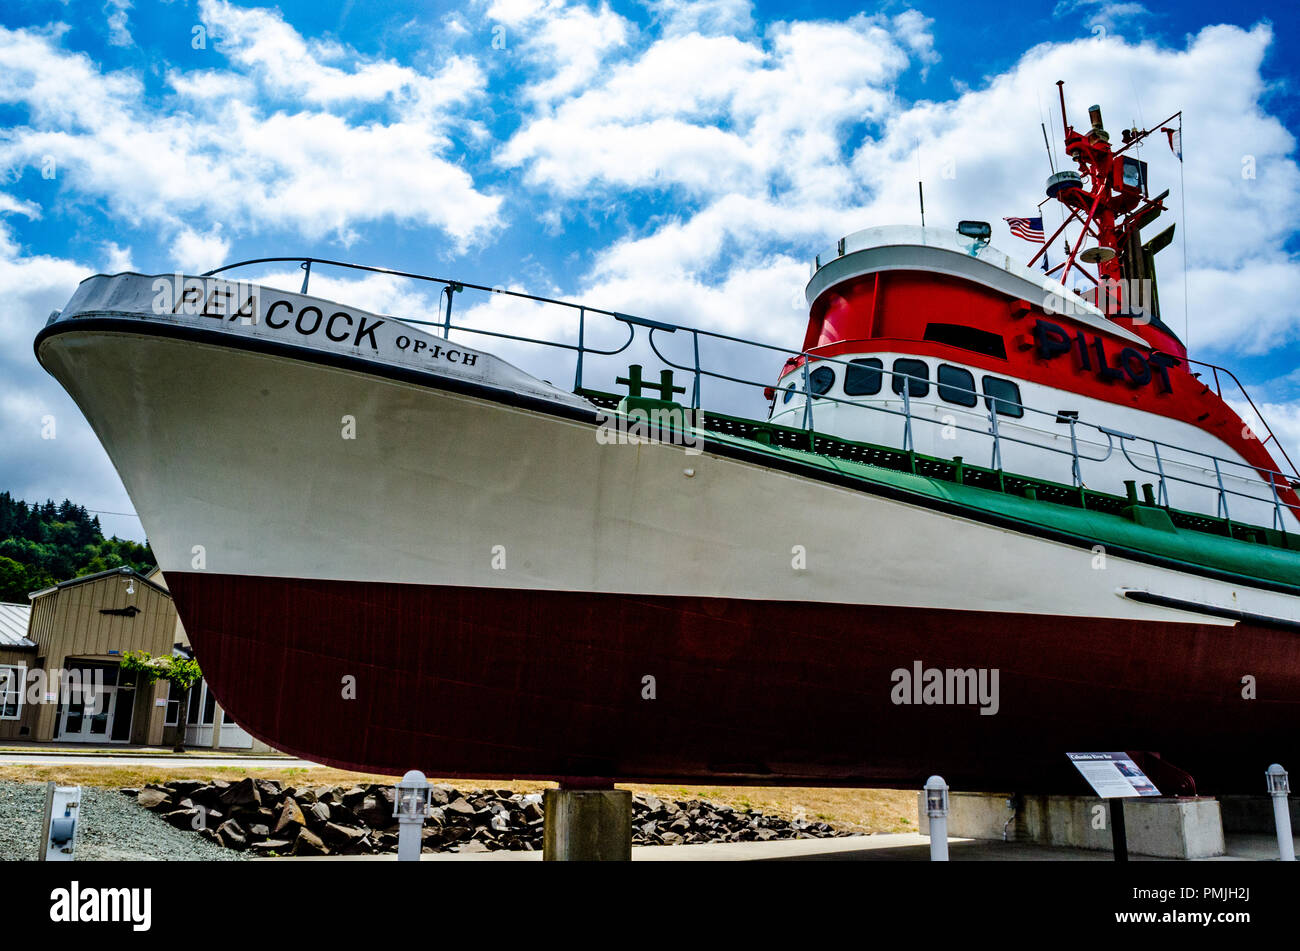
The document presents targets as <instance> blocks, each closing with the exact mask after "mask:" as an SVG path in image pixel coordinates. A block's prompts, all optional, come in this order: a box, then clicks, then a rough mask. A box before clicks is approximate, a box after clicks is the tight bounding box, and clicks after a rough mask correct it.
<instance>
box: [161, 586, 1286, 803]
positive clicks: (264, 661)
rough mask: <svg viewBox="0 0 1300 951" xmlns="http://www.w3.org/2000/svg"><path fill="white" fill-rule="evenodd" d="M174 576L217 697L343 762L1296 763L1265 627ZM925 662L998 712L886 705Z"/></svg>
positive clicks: (553, 773)
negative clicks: (1136, 756)
mask: <svg viewBox="0 0 1300 951" xmlns="http://www.w3.org/2000/svg"><path fill="white" fill-rule="evenodd" d="M167 581H168V584H169V586H170V588H171V590H172V592H173V594H174V596H175V598H176V603H177V606H178V608H179V611H180V615H181V619H182V621H183V622H184V624H185V628H186V631H187V632H188V634H189V636H190V638H191V640H192V643H193V645H194V648H195V650H196V653H197V656H198V659H199V662H200V664H201V665H202V667H203V669H204V673H205V676H206V677H207V679H208V682H209V684H210V687H211V689H212V690H213V691H214V692H215V694H216V696H217V699H218V700H219V702H220V703H221V705H222V707H223V708H224V709H225V710H226V711H227V713H228V714H229V715H230V716H231V717H232V718H233V719H234V720H236V721H237V722H238V723H239V724H240V725H241V726H243V727H244V728H245V729H246V730H248V731H249V732H250V733H252V734H254V735H255V736H257V737H258V738H260V739H262V740H264V741H265V742H267V743H269V744H271V745H272V746H274V747H276V748H277V749H280V750H283V751H285V752H287V753H292V754H295V755H298V756H302V757H305V758H309V759H312V760H315V761H318V762H322V763H325V764H328V765H331V766H336V767H340V768H344V769H354V770H364V771H372V772H380V773H386V774H400V773H402V772H404V771H405V770H407V769H422V770H424V771H425V772H426V773H427V774H429V775H431V776H440V777H465V778H478V779H508V778H545V779H556V778H560V777H590V778H608V779H614V780H618V781H632V780H645V781H675V782H693V783H704V782H728V783H762V784H770V785H842V786H893V787H898V788H919V787H920V786H921V785H922V784H923V783H924V781H925V779H926V777H927V776H929V775H931V774H933V773H939V774H941V775H943V776H944V777H945V779H947V780H948V782H949V783H950V785H951V786H952V787H953V788H955V789H967V790H983V791H1016V792H1073V793H1079V794H1085V793H1086V792H1087V789H1086V787H1085V785H1084V784H1083V781H1082V779H1081V778H1080V777H1079V776H1078V775H1077V774H1076V773H1075V771H1074V770H1073V768H1072V767H1071V766H1070V765H1069V763H1068V761H1067V760H1066V757H1065V754H1066V752H1067V751H1088V750H1130V751H1154V752H1157V753H1159V754H1161V755H1162V756H1163V757H1164V758H1165V759H1166V760H1167V761H1168V762H1170V763H1173V764H1176V765H1177V766H1179V767H1181V768H1182V769H1184V770H1187V771H1188V772H1190V773H1191V774H1192V775H1193V776H1194V777H1195V779H1196V781H1197V784H1198V787H1199V791H1201V792H1203V793H1205V792H1211V793H1212V792H1228V791H1248V792H1258V791H1259V790H1260V789H1261V788H1262V783H1263V772H1264V769H1265V768H1266V767H1267V766H1268V764H1269V763H1271V762H1275V761H1280V762H1283V763H1289V762H1300V755H1296V754H1297V753H1300V739H1298V737H1300V733H1298V732H1297V731H1296V729H1295V724H1296V723H1297V722H1300V721H1298V720H1297V714H1300V702H1298V701H1300V638H1297V637H1296V636H1295V635H1294V634H1292V633H1289V632H1286V631H1282V630H1273V629H1270V628H1265V627H1251V626H1247V625H1245V624H1242V625H1238V626H1236V627H1227V626H1223V625H1210V624H1204V625H1202V624H1168V623H1151V622H1137V621H1115V620H1098V619H1081V618H1072V617H1060V616H1051V615H1025V614H1009V613H995V612H976V611H942V610H921V609H914V608H880V607H865V606H860V605H840V604H808V603H798V602H777V601H749V600H733V599H723V598H716V599H715V598H695V597H659V596H640V595H623V594H604V593H585V592H548V591H530V590H507V589H489V588H469V587H445V586H437V585H426V586H420V585H407V584H385V583H374V582H346V581H312V580H295V579H289V578H260V577H243V576H235V575H221V574H209V573H206V572H168V573H167ZM916 662H920V663H921V664H922V665H923V667H924V668H957V669H968V668H976V669H981V668H983V669H986V670H991V669H996V670H997V712H996V713H994V714H992V715H986V714H982V713H981V705H980V704H979V703H978V702H967V703H931V704H927V703H896V702H895V700H897V699H899V689H898V688H896V686H895V677H894V672H895V671H896V670H900V669H902V670H907V671H908V672H909V673H910V672H911V671H912V670H913V669H914V664H915V663H916ZM1261 671H1270V672H1273V673H1271V674H1270V675H1269V677H1267V678H1265V677H1261V676H1260V672H1261ZM1278 671H1283V672H1285V675H1284V676H1283V675H1279V674H1278V673H1277V672H1278ZM1246 675H1255V676H1257V677H1260V682H1259V684H1258V692H1259V697H1258V698H1257V699H1246V698H1244V697H1243V696H1242V692H1243V687H1242V678H1243V677H1244V676H1246ZM986 683H988V684H990V685H991V683H992V681H991V680H986ZM950 699H951V698H950ZM972 699H973V698H972Z"/></svg>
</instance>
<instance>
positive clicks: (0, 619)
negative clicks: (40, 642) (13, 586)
mask: <svg viewBox="0 0 1300 951" xmlns="http://www.w3.org/2000/svg"><path fill="white" fill-rule="evenodd" d="M31 616H32V606H31V605H30V604H5V603H4V602H0V647H10V648H13V647H20V648H21V647H35V646H36V642H35V641H29V640H28V639H27V622H28V620H29V619H30V618H31Z"/></svg>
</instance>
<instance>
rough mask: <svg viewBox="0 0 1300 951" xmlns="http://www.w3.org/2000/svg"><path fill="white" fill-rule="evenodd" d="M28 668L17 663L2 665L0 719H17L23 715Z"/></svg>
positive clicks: (0, 671)
mask: <svg viewBox="0 0 1300 951" xmlns="http://www.w3.org/2000/svg"><path fill="white" fill-rule="evenodd" d="M26 682H27V668H26V667H23V666H21V665H17V664H7V665H5V666H3V667H0V720H17V719H19V718H20V717H22V715H23V687H24V685H25V684H26Z"/></svg>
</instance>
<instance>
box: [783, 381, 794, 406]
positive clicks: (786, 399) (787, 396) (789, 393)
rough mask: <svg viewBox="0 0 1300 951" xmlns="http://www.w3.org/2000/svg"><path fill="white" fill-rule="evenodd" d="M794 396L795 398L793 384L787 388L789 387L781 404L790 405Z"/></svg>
mask: <svg viewBox="0 0 1300 951" xmlns="http://www.w3.org/2000/svg"><path fill="white" fill-rule="evenodd" d="M792 396H794V384H793V383H791V384H790V385H789V386H787V387H786V388H785V396H783V397H781V402H783V403H788V402H790V397H792Z"/></svg>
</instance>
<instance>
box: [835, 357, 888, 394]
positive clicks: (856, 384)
mask: <svg viewBox="0 0 1300 951" xmlns="http://www.w3.org/2000/svg"><path fill="white" fill-rule="evenodd" d="M884 368H885V365H884V364H883V363H881V362H880V361H879V360H877V359H876V358H875V357H866V358H864V359H861V360H851V361H850V362H849V365H848V368H847V369H846V370H845V371H844V394H845V395H846V396H874V395H875V394H877V393H879V392H880V377H881V375H882V374H881V372H880V371H881V370H883V369H884Z"/></svg>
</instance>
